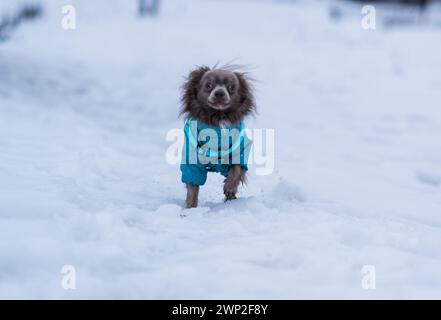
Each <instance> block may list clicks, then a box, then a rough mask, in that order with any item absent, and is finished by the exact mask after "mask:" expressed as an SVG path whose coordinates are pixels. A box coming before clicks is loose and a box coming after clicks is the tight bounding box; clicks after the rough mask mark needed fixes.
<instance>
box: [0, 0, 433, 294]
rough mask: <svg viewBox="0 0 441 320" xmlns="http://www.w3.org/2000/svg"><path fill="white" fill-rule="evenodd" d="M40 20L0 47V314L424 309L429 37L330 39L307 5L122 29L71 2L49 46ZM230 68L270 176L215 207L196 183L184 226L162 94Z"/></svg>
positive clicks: (174, 106) (397, 31)
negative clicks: (41, 305)
mask: <svg viewBox="0 0 441 320" xmlns="http://www.w3.org/2000/svg"><path fill="white" fill-rule="evenodd" d="M42 2H43V3H44V4H45V15H44V17H43V18H42V19H40V20H36V21H33V22H31V23H27V24H24V25H22V26H20V27H19V28H18V29H16V30H14V33H13V34H12V36H11V38H10V39H9V40H8V41H7V42H5V43H1V44H0V149H1V150H2V152H1V153H0V298H38V299H45V298H63V299H76V298H142V299H153V298H156V299H163V298H186V299H193V298H205V299H212V298H230V299H233V298H242V299H245V298H246V299H253V298H271V299H273V298H284V299H285V298H362V299H371V298H380V299H382V298H441V271H440V270H441V251H440V247H441V232H440V231H441V169H440V168H441V166H440V165H441V139H440V138H441V109H440V101H441V91H440V90H439V88H440V85H441V76H440V73H439V70H438V69H439V65H440V63H441V56H440V55H439V52H440V50H441V43H440V41H439V39H440V34H441V29H440V28H439V27H438V26H436V25H435V24H417V25H402V26H396V27H386V26H384V25H382V24H381V21H377V29H376V30H375V31H366V30H363V29H362V28H361V27H360V20H361V13H360V12H361V11H360V5H358V4H357V5H354V4H348V3H339V6H341V8H342V10H343V12H344V14H343V16H342V18H341V19H340V20H338V21H334V20H333V19H332V18H331V16H330V14H329V8H330V7H331V6H330V3H329V2H327V1H319V2H313V1H295V2H286V1H285V2H272V1H264V0H261V1H199V0H194V1H191V2H190V1H185V2H184V1H177V0H174V1H173V0H169V1H163V3H162V4H161V12H160V15H159V16H158V17H155V18H152V19H144V20H138V19H137V18H136V17H135V14H134V13H135V12H136V3H135V1H133V2H131V3H130V4H129V2H123V1H117V0H112V1H104V0H99V1H98V0H97V1H93V2H90V1H85V0H76V1H73V2H72V4H73V5H74V6H75V7H76V9H77V29H76V30H73V31H72V30H70V31H66V30H63V29H62V28H61V18H62V15H61V8H62V6H63V5H64V3H63V1H59V0H56V1H52V0H51V1H42ZM433 10H435V9H433ZM377 11H378V12H379V15H381V14H382V8H381V7H379V8H377ZM213 13H215V14H213ZM244 13H246V19H244V17H243V15H244ZM432 16H434V15H432ZM225 20H227V21H225ZM230 60H234V62H236V63H241V64H246V65H248V67H247V68H248V69H249V70H250V71H251V73H252V75H253V77H254V78H256V79H257V80H258V81H257V82H256V83H255V86H256V94H257V101H258V107H259V114H258V116H257V117H256V118H255V119H250V121H249V122H248V126H249V127H250V128H261V129H274V132H275V170H274V172H273V173H272V174H270V175H258V174H256V170H255V169H256V168H255V166H251V170H250V173H251V174H250V176H249V182H248V185H247V186H246V187H245V188H242V189H241V190H240V194H239V199H238V200H236V201H233V202H230V203H224V202H223V201H222V198H223V195H222V184H221V183H222V178H221V177H220V176H218V175H214V174H213V175H210V176H209V179H208V182H207V184H206V185H205V186H204V187H203V189H202V190H201V199H200V207H199V208H196V209H190V210H184V209H183V204H184V197H185V190H184V187H183V186H182V184H181V183H180V172H179V167H178V166H176V165H170V164H168V163H167V162H166V160H165V153H166V150H167V148H168V147H169V146H170V142H168V141H166V138H165V137H166V134H167V132H168V131H169V130H171V129H174V128H182V126H183V122H182V120H181V119H179V118H178V110H179V89H178V88H179V86H180V85H181V83H182V81H183V77H184V76H185V75H186V74H187V73H188V71H189V70H190V69H191V68H193V67H194V66H195V65H200V64H208V65H214V64H215V63H216V62H218V61H220V62H227V61H230ZM64 265H72V266H74V268H75V270H76V273H75V275H76V289H75V290H65V289H63V287H62V286H61V281H62V278H63V274H61V270H62V267H63V266H64ZM365 265H373V266H374V267H375V269H376V289H375V290H364V289H363V288H362V286H361V281H362V277H363V275H362V273H361V270H362V267H363V266H365Z"/></svg>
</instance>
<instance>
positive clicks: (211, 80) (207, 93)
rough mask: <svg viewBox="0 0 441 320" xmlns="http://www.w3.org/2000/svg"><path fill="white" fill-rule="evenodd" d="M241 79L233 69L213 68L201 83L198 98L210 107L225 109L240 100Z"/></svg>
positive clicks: (203, 77)
mask: <svg viewBox="0 0 441 320" xmlns="http://www.w3.org/2000/svg"><path fill="white" fill-rule="evenodd" d="M238 89H239V79H238V77H237V76H236V75H235V74H234V73H233V72H231V71H226V70H211V71H208V72H206V73H205V74H204V75H203V76H202V79H201V81H200V83H199V90H198V94H197V99H198V100H199V101H200V102H201V103H202V104H206V105H207V106H209V107H210V108H213V109H216V110H225V109H228V108H230V107H232V106H234V105H236V104H237V102H238V101H239V100H240V95H239V90H238Z"/></svg>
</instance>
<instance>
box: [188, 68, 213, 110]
mask: <svg viewBox="0 0 441 320" xmlns="http://www.w3.org/2000/svg"><path fill="white" fill-rule="evenodd" d="M207 71H210V68H209V67H206V66H201V67H198V68H197V69H195V70H193V71H191V72H190V74H189V75H188V77H187V78H186V80H185V83H184V84H183V86H182V96H181V103H182V110H181V114H184V113H186V112H188V111H189V109H190V108H191V105H192V103H193V101H194V100H195V99H196V97H197V94H198V86H199V83H200V81H201V79H202V77H203V75H204V74H205V73H206V72H207Z"/></svg>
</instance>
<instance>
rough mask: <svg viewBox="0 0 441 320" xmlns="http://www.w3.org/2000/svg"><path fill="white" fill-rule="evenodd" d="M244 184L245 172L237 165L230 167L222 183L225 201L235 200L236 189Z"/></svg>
mask: <svg viewBox="0 0 441 320" xmlns="http://www.w3.org/2000/svg"><path fill="white" fill-rule="evenodd" d="M241 182H242V183H243V182H245V171H244V170H243V169H242V167H241V166H240V165H238V164H235V165H232V166H231V167H230V169H229V170H228V176H227V178H226V179H225V183H224V194H225V201H228V200H233V199H236V193H237V188H238V187H239V184H240V183H241Z"/></svg>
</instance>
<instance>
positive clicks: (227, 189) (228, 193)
mask: <svg viewBox="0 0 441 320" xmlns="http://www.w3.org/2000/svg"><path fill="white" fill-rule="evenodd" d="M236 193H237V183H232V182H231V181H229V180H228V179H227V180H226V181H225V184H224V194H225V201H230V200H234V199H237V197H236Z"/></svg>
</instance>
